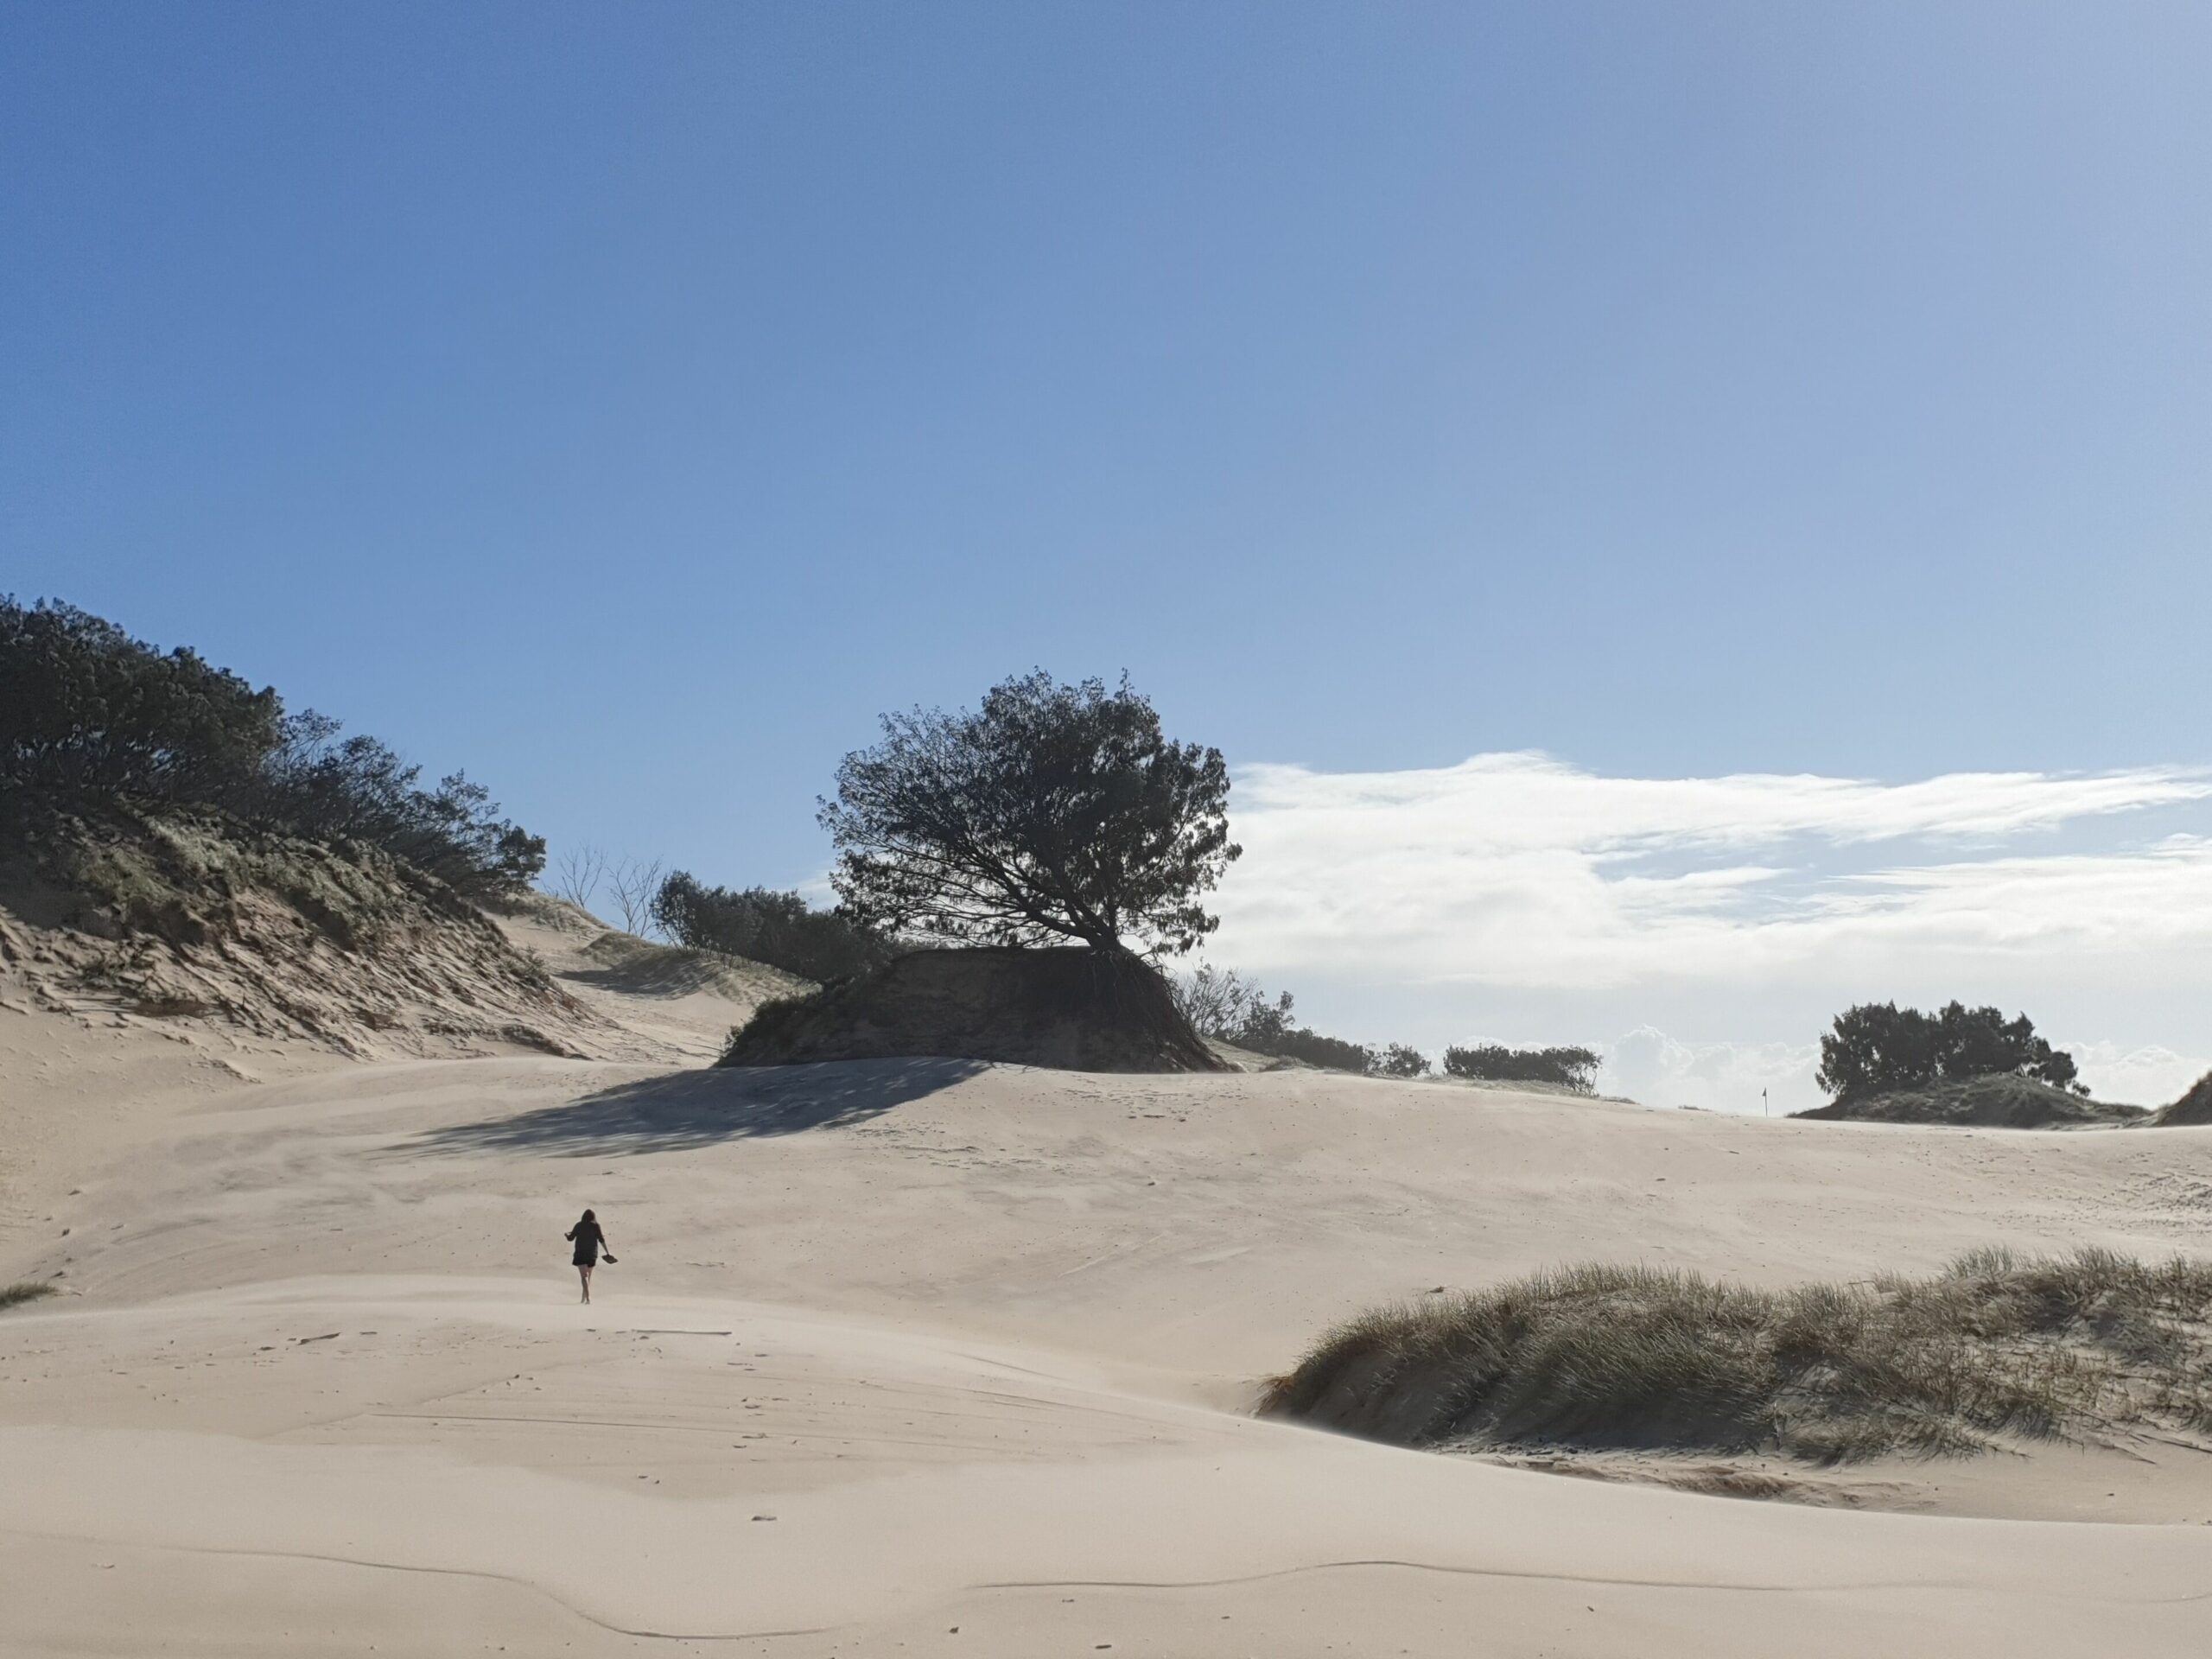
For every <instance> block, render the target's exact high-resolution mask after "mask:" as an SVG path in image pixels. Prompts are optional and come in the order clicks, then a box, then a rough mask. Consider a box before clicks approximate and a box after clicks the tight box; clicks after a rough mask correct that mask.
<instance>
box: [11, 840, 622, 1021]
mask: <svg viewBox="0 0 2212 1659" xmlns="http://www.w3.org/2000/svg"><path fill="white" fill-rule="evenodd" d="M0 976H4V978H5V980H6V982H7V988H8V990H9V992H10V1000H11V1001H15V1002H16V1004H17V1006H21V1007H27V1008H29V1009H35V1010H41V1011H44V1012H46V1013H49V1014H62V1015H68V1016H74V1017H75V1018H77V1019H79V1020H92V1021H99V1022H105V1023H112V1022H115V1021H117V1020H124V1021H129V1020H134V1019H141V1020H162V1021H168V1020H184V1021H199V1022H204V1023H208V1024H213V1025H218V1026H221V1027H227V1028H229V1029H231V1030H234V1031H237V1032H241V1033H247V1034H250V1035H251V1036H253V1037H256V1038H261V1039H277V1040H287V1041H304V1042H307V1043H310V1044H313V1045H315V1046H320V1047H322V1048H326V1049H328V1050H331V1051H334V1052H339V1053H343V1054H348V1055H353V1056H356V1057H360V1058H366V1057H370V1056H374V1055H390V1054H423V1055H430V1054H450V1053H452V1052H455V1050H456V1049H461V1050H467V1049H470V1048H472V1047H473V1048H475V1049H477V1050H479V1051H480V1052H482V1051H483V1048H484V1046H485V1045H486V1044H489V1045H493V1046H514V1047H521V1048H524V1049H534V1050H537V1051H538V1052H543V1053H549V1054H559V1055H569V1056H577V1057H593V1056H611V1055H614V1054H619V1053H622V1052H627V1045H626V1043H625V1042H624V1041H623V1038H624V1033H622V1031H621V1029H620V1027H618V1026H616V1025H614V1024H613V1022H612V1021H610V1020H607V1018H606V1017H605V1015H603V1014H601V1013H599V1012H597V1011H596V1010H594V1008H592V1007H589V1006H588V1005H587V1004H586V1003H584V1002H583V1001H580V1000H579V999H578V998H576V997H575V995H571V994H570V993H569V990H567V989H566V988H564V987H563V985H562V984H561V983H560V982H558V981H557V980H556V977H555V976H553V974H552V973H550V971H549V970H548V969H547V967H546V965H545V963H544V962H543V960H541V959H538V958H537V957H534V956H533V955H531V953H529V952H527V951H524V950H518V949H517V948H516V946H515V945H514V944H512V943H511V942H510V941H509V939H508V938H507V937H506V935H505V933H503V932H502V931H500V929H499V926H498V925H497V924H495V923H494V922H493V920H492V919H491V918H488V917H486V916H485V915H484V914H483V913H482V912H480V911H479V910H477V909H476V908H475V906H473V905H471V904H469V903H467V901H466V900H464V899H461V898H460V897H459V896H458V895H457V894H455V893H454V892H453V891H452V890H451V889H450V888H448V887H446V886H445V885H444V884H443V883H442V882H440V881H438V880H435V879H434V878H432V877H429V876H427V875H424V874H421V873H420V872H418V871H416V870H415V869H413V868H410V866H408V865H406V864H404V863H402V862H400V861H397V860H395V859H393V858H391V857H389V856H388V855H385V854H384V853H382V852H380V851H378V849H374V848H372V847H368V846H365V845H360V844H357V843H340V844H337V845H325V844H322V843H321V842H311V841H303V840H300V839H297V838H296V837H292V836H280V835H268V834H261V833H257V832H253V831H249V830H247V829H244V828H243V827H241V826H239V825H237V824H235V823H231V822H228V821H226V820H221V819H218V818H214V817H189V816H179V817H154V816H149V815H142V814H135V813H129V812H120V811H118V812H114V813H111V814H108V815H106V816H105V817H102V818H101V819H100V820H99V821H98V822H87V821H86V820H83V819H77V818H61V819H57V820H55V821H54V823H52V824H51V825H50V826H48V828H47V829H45V830H43V831H42V832H41V835H40V836H39V837H38V839H37V840H36V841H35V842H34V843H33V850H32V851H31V852H30V853H29V854H28V855H20V856H18V857H16V859H14V860H12V861H10V862H9V863H8V864H7V865H6V866H5V868H0Z"/></svg>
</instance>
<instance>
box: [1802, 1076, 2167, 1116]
mask: <svg viewBox="0 0 2212 1659" xmlns="http://www.w3.org/2000/svg"><path fill="white" fill-rule="evenodd" d="M1794 1116H1797V1117H1810V1118H1821V1119H1825V1120H1827V1121H1830V1122H1839V1121H1840V1122H1855V1123H1924V1124H1935V1125H1950V1126H1953V1127H1956V1128H1990V1129H2080V1128H2110V1127H2112V1126H2113V1125H2116V1124H2120V1123H2139V1122H2143V1121H2144V1120H2145V1118H2147V1117H2148V1116H2150V1113H2149V1112H2148V1111H2147V1110H2146V1109H2145V1108H2143V1107H2140V1106H2122V1105H2120V1104H2118V1103H2114V1102H2112V1101H2107V1100H2086V1099H2084V1098H2083V1097H2082V1096H2080V1095H2075V1094H2069V1093H2068V1092H2067V1091H2066V1090H2063V1089H2054V1088H2052V1087H2051V1086H2050V1084H2047V1083H2038V1082H2037V1081H2036V1080H2035V1079H2034V1078H2033V1077H1969V1078H1967V1080H1966V1081H1965V1082H1963V1083H1941V1084H1935V1085H1933V1086H1932V1087H1929V1088H1926V1089H1899V1090H1892V1091H1891V1092H1889V1093H1887V1094H1879V1095H1865V1096H1859V1098H1857V1099H1853V1100H1840V1101H1837V1102H1835V1103H1833V1104H1831V1105H1827V1106H1816V1107H1815V1108H1814V1109H1812V1110H1810V1111H1808V1112H1798V1113H1796V1114H1794Z"/></svg>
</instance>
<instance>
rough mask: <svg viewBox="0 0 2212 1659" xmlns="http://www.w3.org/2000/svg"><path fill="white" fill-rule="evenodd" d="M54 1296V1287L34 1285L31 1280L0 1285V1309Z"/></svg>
mask: <svg viewBox="0 0 2212 1659" xmlns="http://www.w3.org/2000/svg"><path fill="white" fill-rule="evenodd" d="M53 1294H54V1287H53V1286H52V1285H41V1284H36V1283H34V1282H33V1281H30V1280H29V1279H25V1280H22V1281H18V1282H16V1283H15V1284H12V1285H0V1307H14V1306H16V1305H17V1304H19V1303H22V1302H35V1301H37V1300H39V1299H40V1298H41V1297H45V1296H51V1295H53Z"/></svg>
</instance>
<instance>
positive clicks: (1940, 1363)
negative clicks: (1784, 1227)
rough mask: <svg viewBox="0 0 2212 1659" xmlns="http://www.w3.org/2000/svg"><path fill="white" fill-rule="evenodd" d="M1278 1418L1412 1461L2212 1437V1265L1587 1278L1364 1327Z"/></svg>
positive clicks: (1317, 1353)
mask: <svg viewBox="0 0 2212 1659" xmlns="http://www.w3.org/2000/svg"><path fill="white" fill-rule="evenodd" d="M1262 1409H1263V1410H1264V1411H1266V1412H1268V1413H1270V1414H1277V1415H1282V1416H1288V1417H1296V1418H1301V1419H1304V1420H1306V1421H1312V1422H1314V1423H1317V1424H1320V1425H1324V1426H1326V1427H1336V1428H1341V1429H1344V1430H1345V1431H1347V1432H1350V1433H1357V1434H1362V1435H1365V1436H1368V1437H1369V1438H1371V1439H1376V1440H1389V1441H1391V1442H1394V1443H1396V1444H1399V1445H1404V1446H1467V1447H1495V1448H1498V1449H1506V1448H1516V1449H1519V1448H1535V1447H1540V1446H1550V1447H1576V1448H1583V1449H1591V1450H1596V1449H1621V1450H1647V1451H1649V1450H1659V1451H1682V1452H1705V1453H1714V1452H1718V1453H1747V1452H1779V1453H1782V1454H1783V1455H1787V1456H1790V1457H1795V1458H1798V1459H1804V1460H1807V1461H1809V1462H1815V1463H1822V1464H1833V1463H1840V1462H1848V1461H1852V1460H1855V1459H1864V1458H1871V1457H1878V1456H1882V1455H1885V1454H1887V1453H1906V1454H1921V1455H1937V1454H1948V1453H1964V1452H1976V1451H1980V1450H1983V1449H1986V1448H1987V1447H1988V1446H1991V1445H1992V1444H1993V1443H1994V1441H1995V1440H1996V1439H1997V1437H1999V1436H2012V1437H2015V1438H2024V1439H2072V1438H2081V1437H2084V1436H2087V1435H2089V1434H2093V1433H2097V1432H2100V1431H2110V1430H2114V1429H2125V1428H2129V1427H2152V1426H2164V1427H2172V1428H2181V1429H2189V1430H2205V1429H2212V1265H2207V1264H2200V1263H2197V1262H2182V1261H2176V1262H2169V1263H2165V1264H2164V1265H2159V1266H2149V1265H2145V1263H2143V1262H2136V1261H2133V1260H2130V1259H2128V1258H2126V1257H2123V1256H2120V1255H2113V1254H2112V1253H2110V1252H2108V1251H2104V1250H2084V1251H2082V1252H2081V1253H2079V1254H2077V1255H2072V1256H2067V1257H2063V1258H2047V1257H2027V1256H2017V1255H2012V1253H2010V1252H2008V1251H2005V1250H1977V1251H1974V1252H1973V1253H1971V1254H1969V1255H1965V1256H1962V1257H1961V1258H1960V1259H1959V1260H1958V1261H1956V1262H1954V1263H1952V1264H1951V1266H1949V1267H1948V1268H1945V1269H1944V1270H1943V1271H1942V1272H1941V1273H1938V1274H1933V1275H1930V1276H1928V1277H1924V1278H1904V1277H1900V1276H1896V1275H1885V1276H1884V1277H1881V1278H1878V1279H1872V1280H1866V1281H1853V1282H1851V1283H1845V1284H1814V1285H1806V1286H1802V1287H1796V1288H1794V1289H1789V1290H1783V1291H1764V1290H1752V1289H1747V1288H1745V1287H1741V1286H1737V1285H1730V1284H1723V1283H1716V1282H1714V1281H1711V1280H1707V1279H1705V1278H1701V1277H1700V1276H1699V1275H1697V1274H1685V1273H1673V1272H1666V1271H1662V1270H1658V1269H1655V1268H1623V1267H1609V1266H1585V1267H1574V1268H1565V1269H1563V1270H1560V1271H1558V1272H1553V1273H1545V1274H1537V1275H1535V1276H1534V1277H1532V1278H1528V1279H1523V1280H1520V1281H1516V1282H1514V1283H1511V1284H1508V1285H1504V1286H1502V1287H1498V1288H1497V1289H1495V1290H1489V1291H1481V1292H1476V1293H1473V1294H1467V1295H1463V1296H1459V1297H1453V1298H1449V1299H1444V1298H1440V1299H1437V1300H1433V1301H1428V1300H1424V1301H1422V1302H1421V1303H1419V1304H1412V1305H1401V1306H1393V1307H1387V1308H1382V1309H1378V1310H1376V1311H1374V1312H1371V1313H1365V1314H1363V1315H1360V1316H1359V1317H1357V1318H1355V1319H1351V1320H1350V1321H1348V1322H1346V1323H1345V1324H1344V1325H1339V1326H1338V1327H1337V1328H1336V1329H1335V1330H1333V1331H1332V1332H1328V1333H1327V1334H1326V1335H1325V1336H1324V1338H1322V1340H1321V1341H1320V1343H1319V1344H1318V1345H1317V1346H1316V1347H1315V1348H1314V1349H1313V1351H1312V1352H1311V1353H1310V1354H1308V1355H1307V1356H1306V1359H1305V1360H1304V1361H1303V1363H1300V1365H1299V1367H1298V1369H1297V1370H1294V1371H1293V1372H1291V1373H1290V1374H1289V1375H1288V1376H1282V1377H1279V1378H1277V1379H1275V1380H1274V1382H1273V1383H1270V1384H1269V1385H1268V1390H1267V1393H1266V1396H1265V1398H1264V1400H1263V1402H1262Z"/></svg>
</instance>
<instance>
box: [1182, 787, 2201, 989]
mask: <svg viewBox="0 0 2212 1659" xmlns="http://www.w3.org/2000/svg"><path fill="white" fill-rule="evenodd" d="M2207 798H2212V777H2208V776H2207V775H2206V774H2205V773H2203V772H2184V771H2180V770H2177V769H2171V768H2147V769H2139V770H2137V771H2133V772H2104V773H2096V774H2088V775H2058V774H2039V773H2024V772H1967V773H1957V774H1954V775H1951V776H1948V777H1942V778H1936V779H1929V780H1927V781H1925V782H1923V783H1916V784H1902V785H1884V784H1874V783H1866V782H1863V781H1859V780H1854V779H1829V778H1817V777H1776V776H1761V775H1743V776H1736V777H1726V778H1711V779H1671V780H1652V779H1617V778H1605V777H1600V776H1598V775H1596V774H1594V773H1591V772H1583V771H1580V770H1578V769H1576V768H1574V767H1571V766H1564V765H1562V764H1560V763H1559V762H1557V761H1554V760H1547V759H1545V758H1544V757H1541V756H1538V755H1527V754H1510V755H1485V756H1478V757H1476V758H1475V759H1474V760H1469V761H1466V762H1465V763H1463V764H1462V765H1460V766H1452V767H1448V768H1444V769H1441V770H1436V771H1425V772H1391V773H1351V774H1327V773H1319V772H1308V771H1306V770H1305V769H1304V768H1301V767H1294V766H1258V767H1254V768H1251V769H1249V771H1248V772H1243V773H1241V774H1240V775H1239V777H1238V779H1237V792H1236V809H1237V810H1236V834H1237V836H1238V838H1239V839H1240V840H1241V841H1242V842H1243V844H1244V849H1245V853H1244V859H1243V862H1242V863H1240V864H1238V865H1237V866H1236V867H1235V868H1234V869H1233V871H1232V873H1231V875H1230V880H1229V881H1228V883H1227V884H1226V885H1225V886H1224V891H1223V893H1222V897H1221V908H1222V914H1223V918H1224V929H1223V945H1224V950H1230V947H1233V950H1230V954H1233V955H1234V957H1235V958H1236V960H1238V961H1240V962H1243V963H1249V965H1251V966H1254V967H1256V968H1262V969H1270V970H1281V969H1295V968H1297V967H1299V966H1302V965H1306V964H1310V963H1328V964H1330V965H1331V966H1332V967H1333V968H1350V967H1357V968H1358V969H1362V970H1363V971H1368V972H1383V973H1389V974H1394V975H1396V976H1402V977H1405V978H1408V979H1418V978H1429V979H1444V980H1458V981H1467V982H1475V983H1495V984H1512V985H1520V986H1530V985H1543V986H1554V987H1560V988H1568V987H1592V986H1598V985H1618V984H1626V983H1632V982H1636V981H1637V980H1639V979H1642V978H1646V977H1651V976H1667V977H1671V978H1677V979H1679V978H1681V976H1699V977H1710V978H1718V979H1742V978H1745V977H1750V976H1760V975H1766V974H1772V973H1776V972H1786V971H1790V970H1792V969H1795V968H1796V967H1798V966H1802V965H1803V964H1806V963H1813V962H1815V961H1817V960H1819V959H1821V957H1824V956H1827V955H1832V954H1833V953H1834V952H1836V951H1838V950H1846V951H1851V950H1861V951H1863V950H1869V949H1873V950H1897V949H1902V948H1907V947H1910V948H1914V949H1934V950H1943V951H1947V952H1950V951H1965V952H1980V951H2020V950H2075V951H2082V950H2088V951H2107V950H2136V949H2139V948H2141V947H2142V946H2143V945H2144V944H2145V943H2146V942H2152V943H2155V944H2160V945H2165V946H2173V945H2179V944H2206V943H2212V839H2208V838H2206V837H2204V836H2192V835H2169V836H2165V837H2164V838H2163V839H2162V840H2159V841H2158V842H2155V843H2152V844H2151V845H2147V846H2142V847H2135V848H2128V847H2125V846H2122V847H2117V848H2107V849H2100V850H2097V851H2093V852H2077V851H2070V850H2069V851H2065V852H2048V853H2040V854H2037V853H2017V852H2012V851H2009V850H2007V846H2008V843H2009V842H2013V841H2016V840H2018V838H2020V837H2022V836H2028V835H2044V836H2049V835H2051V834H2053V833H2055V832H2057V831H2059V830H2062V829H2072V830H2075V831H2077V832H2078V831H2080V830H2082V829H2084V828H2087V829H2093V830H2094V829H2108V828H2109V827H2110V825H2111V824H2112V823H2113V821H2115V820H2117V819H2118V818H2120V817H2121V816H2122V815H2125V814H2128V813H2132V812H2141V811H2144V810H2148V809H2152V808H2173V807H2177V806H2185V805H2190V804H2196V803H2201V802H2203V801H2205V800H2206V799H2207ZM1903 842H1917V843H1923V844H1924V847H1923V850H1924V851H1925V853H1926V854H1928V855H1929V856H1926V857H1923V860H1922V861H1916V862H1900V863H1891V864H1887V865H1883V866H1877V867H1874V868H1866V867H1865V860H1866V856H1867V849H1870V848H1872V847H1874V846H1876V845H1878V844H1882V843H1891V844H1896V843H1903ZM1945 849H1948V854H1946V852H1945ZM1217 954H1220V953H1219V952H1217Z"/></svg>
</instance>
